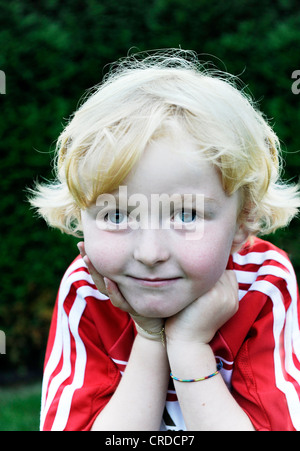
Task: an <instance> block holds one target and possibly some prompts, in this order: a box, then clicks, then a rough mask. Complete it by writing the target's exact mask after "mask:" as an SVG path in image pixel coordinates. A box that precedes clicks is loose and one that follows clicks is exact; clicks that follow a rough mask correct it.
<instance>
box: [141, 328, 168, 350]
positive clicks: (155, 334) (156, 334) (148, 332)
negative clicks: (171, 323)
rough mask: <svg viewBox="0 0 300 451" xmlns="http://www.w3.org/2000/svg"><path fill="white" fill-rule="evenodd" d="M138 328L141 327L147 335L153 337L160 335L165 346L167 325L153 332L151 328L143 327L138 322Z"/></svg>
mask: <svg viewBox="0 0 300 451" xmlns="http://www.w3.org/2000/svg"><path fill="white" fill-rule="evenodd" d="M136 327H137V329H140V330H141V331H142V332H145V333H146V334H147V335H151V336H152V337H155V336H157V337H158V336H159V337H160V341H161V343H162V345H163V346H165V327H164V326H163V327H162V328H161V330H160V331H159V332H152V331H150V330H146V329H143V328H142V327H141V326H140V325H139V324H136Z"/></svg>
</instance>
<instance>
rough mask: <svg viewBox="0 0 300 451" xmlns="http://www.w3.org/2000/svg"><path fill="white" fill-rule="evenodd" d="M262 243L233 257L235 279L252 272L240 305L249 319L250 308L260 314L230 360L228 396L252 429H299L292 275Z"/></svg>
mask: <svg viewBox="0 0 300 451" xmlns="http://www.w3.org/2000/svg"><path fill="white" fill-rule="evenodd" d="M262 243H263V242H262V241H261V242H260V245H259V246H258V249H257V251H255V252H249V253H247V254H245V255H238V254H236V255H235V264H236V267H237V268H238V271H237V277H238V278H240V280H241V279H243V281H244V282H246V281H247V280H248V279H249V280H250V279H251V271H252V276H253V274H254V272H255V280H254V281H253V283H252V284H251V285H250V287H249V288H248V290H247V294H246V295H245V297H244V298H243V299H242V301H241V302H242V303H244V305H246V304H247V305H248V307H247V308H248V311H249V316H251V307H252V306H253V308H254V306H256V305H259V304H260V310H259V312H258V315H257V317H256V319H255V321H254V323H253V324H252V327H251V328H250V330H249V332H248V335H247V337H246V340H244V342H243V345H242V346H241V348H240V349H239V352H238V354H237V356H236V358H235V368H234V371H233V375H232V386H233V394H234V396H235V398H236V399H237V401H238V403H239V404H240V405H241V407H243V408H244V410H245V411H246V412H247V414H248V415H249V417H250V418H251V420H252V422H253V424H254V426H255V427H256V429H258V430H271V431H291V430H300V331H299V323H300V321H299V319H300V318H299V292H298V287H297V281H296V276H295V273H294V270H293V267H292V265H291V263H290V261H289V259H288V257H287V256H286V254H285V253H283V252H282V251H280V250H279V249H277V248H275V247H272V248H269V249H268V250H264V248H263V244H262ZM255 267H256V268H257V270H255ZM246 269H248V271H246ZM249 269H250V270H249ZM241 274H243V277H242V276H241Z"/></svg>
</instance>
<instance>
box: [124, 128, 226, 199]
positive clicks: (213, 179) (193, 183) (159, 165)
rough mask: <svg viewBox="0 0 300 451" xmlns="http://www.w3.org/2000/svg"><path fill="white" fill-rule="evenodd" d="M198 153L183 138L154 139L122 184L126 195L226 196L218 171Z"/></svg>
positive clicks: (187, 140) (185, 138) (194, 146)
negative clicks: (199, 194) (196, 194)
mask: <svg viewBox="0 0 300 451" xmlns="http://www.w3.org/2000/svg"><path fill="white" fill-rule="evenodd" d="M199 154H200V152H199V149H197V147H196V145H195V143H193V141H192V140H189V139H188V138H187V137H182V139H179V140H177V141H175V140H174V139H161V140H157V141H155V142H153V143H151V144H150V145H149V146H147V148H146V149H145V151H144V154H143V155H142V157H141V159H140V161H139V163H138V164H137V165H136V166H135V167H134V169H133V170H132V171H131V172H130V174H129V175H128V176H127V177H126V179H125V180H124V181H123V182H122V185H126V186H127V188H128V194H129V195H130V194H134V193H140V192H141V193H144V194H146V195H147V194H153V193H167V194H172V193H179V194H193V193H201V194H203V195H205V197H206V198H207V199H212V200H213V199H215V198H220V197H222V196H226V194H225V192H224V190H223V186H222V180H221V176H220V174H219V171H218V170H217V168H216V167H215V166H214V165H212V164H211V163H210V162H209V161H207V160H206V159H205V158H204V156H202V157H201V155H200V157H199ZM196 155H197V158H196Z"/></svg>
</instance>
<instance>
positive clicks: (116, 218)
mask: <svg viewBox="0 0 300 451" xmlns="http://www.w3.org/2000/svg"><path fill="white" fill-rule="evenodd" d="M126 219H127V216H126V215H125V214H124V213H122V212H120V211H119V210H114V211H110V212H109V213H107V214H106V215H105V217H104V220H105V221H106V222H111V223H112V224H121V223H122V222H124V221H125V220H126Z"/></svg>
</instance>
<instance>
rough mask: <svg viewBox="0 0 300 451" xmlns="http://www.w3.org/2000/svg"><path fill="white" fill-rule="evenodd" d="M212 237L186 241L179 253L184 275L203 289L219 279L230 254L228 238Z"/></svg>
mask: <svg viewBox="0 0 300 451" xmlns="http://www.w3.org/2000/svg"><path fill="white" fill-rule="evenodd" d="M214 238H215V239H210V240H208V239H207V238H206V237H203V238H202V239H201V240H199V241H198V242H196V241H195V242H186V244H185V249H183V250H182V253H181V254H182V260H181V264H182V268H183V270H184V272H185V273H186V276H187V277H188V278H190V279H191V280H193V281H194V282H195V284H196V286H198V285H199V284H200V285H201V287H203V288H204V289H205V290H206V289H210V288H212V287H213V285H215V283H216V282H217V281H218V280H219V278H220V277H221V275H222V274H223V272H224V271H225V269H226V266H227V263H228V259H229V255H230V249H231V242H230V240H227V241H226V240H224V239H222V238H217V237H216V236H215V237H214ZM187 243H188V244H187ZM191 243H193V244H191ZM200 285H199V286H200Z"/></svg>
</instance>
